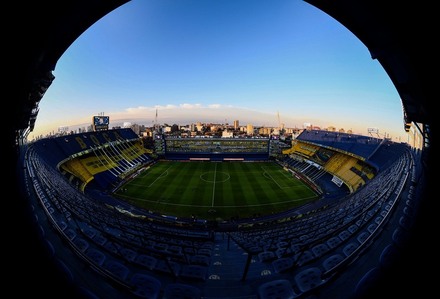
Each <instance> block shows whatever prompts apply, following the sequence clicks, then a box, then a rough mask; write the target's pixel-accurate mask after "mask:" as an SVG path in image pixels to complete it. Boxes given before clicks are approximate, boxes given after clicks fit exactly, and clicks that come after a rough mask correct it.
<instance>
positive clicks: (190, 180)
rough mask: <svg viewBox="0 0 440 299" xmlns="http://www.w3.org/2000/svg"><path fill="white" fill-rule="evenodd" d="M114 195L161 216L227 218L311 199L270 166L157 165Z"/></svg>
mask: <svg viewBox="0 0 440 299" xmlns="http://www.w3.org/2000/svg"><path fill="white" fill-rule="evenodd" d="M115 196H116V197H118V198H121V199H123V200H125V201H127V202H129V203H130V204H132V205H134V206H138V207H141V208H143V209H146V210H150V211H153V212H157V213H160V214H166V215H172V216H177V217H191V215H194V216H195V217H197V218H199V219H207V220H230V219H232V218H235V219H237V218H247V217H254V216H255V215H258V216H263V215H268V214H273V213H278V212H281V211H285V210H287V209H290V208H293V207H296V206H299V205H303V204H305V203H307V202H309V201H310V200H313V199H316V198H317V195H316V194H315V193H314V192H313V191H312V190H311V189H310V188H309V187H308V186H307V185H305V184H304V183H303V182H301V181H299V180H298V179H296V178H295V177H294V176H292V175H291V174H290V173H289V172H288V171H286V170H285V169H283V168H282V167H281V166H279V165H278V164H276V163H273V162H179V161H160V162H157V163H156V164H154V165H153V166H151V167H149V168H148V169H146V170H145V171H143V172H142V173H140V174H139V175H138V176H137V177H135V178H134V179H132V180H130V181H128V182H127V183H126V184H125V185H124V186H122V187H121V188H120V189H119V190H118V191H117V192H116V193H115Z"/></svg>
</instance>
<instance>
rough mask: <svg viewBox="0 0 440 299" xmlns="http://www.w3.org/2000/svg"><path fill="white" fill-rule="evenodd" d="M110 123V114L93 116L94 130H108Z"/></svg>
mask: <svg viewBox="0 0 440 299" xmlns="http://www.w3.org/2000/svg"><path fill="white" fill-rule="evenodd" d="M109 123H110V117H109V116H103V115H95V116H93V118H92V126H93V131H103V130H108V126H109Z"/></svg>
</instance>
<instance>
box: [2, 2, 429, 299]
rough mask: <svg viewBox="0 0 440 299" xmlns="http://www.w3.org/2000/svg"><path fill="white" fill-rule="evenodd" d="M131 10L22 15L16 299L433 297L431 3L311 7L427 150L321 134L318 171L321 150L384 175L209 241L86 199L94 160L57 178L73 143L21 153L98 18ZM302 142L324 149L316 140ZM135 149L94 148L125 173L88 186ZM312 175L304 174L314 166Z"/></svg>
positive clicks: (12, 267) (14, 138)
mask: <svg viewBox="0 0 440 299" xmlns="http://www.w3.org/2000/svg"><path fill="white" fill-rule="evenodd" d="M126 2H127V1H117V0H115V1H108V0H106V1H100V0H96V1H72V2H69V1H68V2H65V3H63V4H62V5H63V7H61V6H58V4H54V3H50V2H45V1H42V2H39V3H29V4H22V3H20V7H16V6H15V5H16V4H12V11H13V13H14V15H15V16H16V19H14V20H15V21H19V20H23V21H24V20H26V22H24V23H23V24H31V25H30V26H31V27H28V26H26V25H24V26H23V27H20V28H21V29H20V28H15V27H14V30H15V29H17V30H18V31H14V33H13V35H14V36H21V37H22V38H21V39H20V40H21V41H23V43H22V42H20V40H18V41H17V40H15V41H16V42H14V43H11V45H12V53H8V55H10V56H11V57H13V58H14V59H13V61H16V62H17V64H18V65H17V66H16V67H15V68H14V72H13V75H12V76H11V77H12V80H13V81H16V82H13V83H16V85H11V86H14V87H15V86H17V83H18V86H17V87H16V88H14V89H13V92H14V93H15V95H16V97H15V98H16V99H17V101H12V102H13V103H12V104H13V105H15V106H14V108H12V109H11V111H12V112H13V115H12V121H11V122H10V123H8V124H7V126H8V127H7V130H6V134H7V136H5V138H6V139H7V141H8V143H7V145H6V146H5V150H6V153H5V157H11V159H8V162H11V163H10V165H8V166H10V170H11V171H10V172H5V173H6V174H7V181H6V185H5V186H6V188H7V189H8V191H9V189H10V190H12V195H9V196H8V199H9V200H7V201H6V203H5V206H4V207H3V208H4V211H7V213H10V214H11V215H12V217H13V218H10V217H4V220H6V223H5V224H4V228H5V230H4V231H5V235H4V236H3V238H5V239H4V240H7V243H5V244H6V246H5V250H6V252H4V256H5V257H7V258H8V259H9V258H10V261H9V263H8V265H6V267H7V268H6V269H4V271H5V272H4V273H7V281H6V282H5V286H4V291H9V292H12V293H13V294H19V293H20V292H21V291H22V290H17V288H16V286H17V280H19V284H20V286H23V287H28V286H32V289H31V291H32V293H33V295H34V296H42V297H44V298H59V297H72V298H127V297H131V296H133V297H134V298H139V297H141V298H179V297H178V296H181V295H184V296H186V297H187V298H240V299H241V298H251V299H252V298H254V299H257V298H276V297H277V296H278V295H279V294H281V295H282V296H284V295H285V296H286V297H287V298H296V297H302V298H375V297H399V296H403V295H405V296H414V297H415V296H417V297H429V296H431V295H432V294H433V293H435V292H436V284H435V279H436V277H435V275H433V276H429V275H414V273H426V272H425V271H424V267H425V266H426V265H433V264H434V263H435V261H436V260H437V258H436V257H437V254H436V253H435V252H434V251H433V247H430V246H419V245H420V244H427V243H426V240H425V236H426V231H432V227H433V223H432V222H433V221H434V222H435V220H433V219H436V218H434V217H432V216H433V214H434V211H435V209H433V208H432V202H433V201H432V197H430V196H429V192H430V191H431V190H436V188H433V186H435V185H433V184H432V182H433V181H432V177H433V176H431V175H430V172H429V171H430V170H431V169H430V168H429V167H431V165H433V164H432V163H431V162H432V161H433V160H431V159H432V156H431V155H430V151H432V148H433V147H434V143H432V140H433V134H434V132H433V130H432V129H433V128H432V126H430V125H431V124H432V123H433V116H432V115H433V114H434V113H435V109H433V107H432V106H430V104H429V103H428V101H427V99H426V96H425V95H426V94H427V91H428V90H430V87H429V85H428V84H427V83H426V82H429V78H428V77H425V76H427V75H425V74H426V73H425V72H420V71H419V65H422V66H425V65H430V62H431V60H433V57H434V56H430V55H429V53H428V52H427V51H426V50H427V49H426V48H425V47H423V45H425V44H426V43H425V42H424V40H423V41H422V40H421V38H420V37H419V36H418V35H412V33H411V32H415V33H414V34H420V32H426V31H425V30H428V29H429V28H430V27H429V26H427V23H425V22H424V20H428V19H429V18H425V16H424V11H425V9H426V7H423V12H422V10H421V9H420V7H421V5H417V4H416V5H414V4H413V3H411V4H405V3H404V2H402V3H399V5H389V6H387V7H388V8H387V7H385V6H383V4H380V3H376V2H375V1H358V2H356V3H353V2H352V1H348V0H347V1H346V0H337V1H331V2H328V1H321V0H310V1H309V2H310V3H312V4H313V5H316V6H317V7H319V8H321V9H322V10H323V11H325V12H327V13H329V14H330V15H334V16H335V18H336V19H338V20H340V21H341V22H342V23H343V24H345V25H346V26H347V27H348V28H352V29H351V30H352V31H353V32H354V33H355V34H357V36H358V37H359V38H360V39H361V40H362V41H364V42H365V43H366V45H367V46H368V48H369V49H370V51H371V53H372V56H373V57H375V58H377V59H379V61H380V62H381V63H382V64H383V65H384V68H385V69H386V70H387V72H388V73H389V74H390V78H391V79H392V81H393V83H394V84H395V85H396V88H397V89H398V91H399V93H400V94H401V97H402V101H403V109H404V118H405V119H404V120H405V127H406V124H407V123H410V122H416V123H418V124H420V126H421V127H423V134H425V135H424V138H425V139H426V142H425V145H426V148H424V149H423V151H420V152H419V151H413V150H411V149H408V148H406V147H403V146H401V145H397V144H390V146H384V144H382V145H380V146H377V147H376V148H374V149H372V148H370V147H369V146H367V147H366V148H365V147H362V146H361V145H360V144H361V143H362V140H363V138H362V137H359V136H356V139H357V142H356V143H353V142H352V141H351V139H350V141H349V140H347V139H340V140H338V144H336V143H335V140H331V141H330V140H327V141H326V140H324V139H325V138H321V137H322V136H320V138H321V141H322V142H324V143H325V142H328V143H326V144H323V146H319V147H318V148H319V149H320V151H321V152H320V156H319V159H320V161H324V160H325V159H326V158H325V157H326V156H327V154H328V152H326V151H324V150H322V149H323V148H325V149H328V148H327V147H331V148H332V150H333V149H339V150H341V151H344V152H346V153H352V154H354V155H355V158H356V159H357V161H363V162H368V163H369V164H368V165H373V166H374V172H373V173H372V172H370V170H369V171H365V168H364V167H358V164H354V165H353V167H354V168H353V169H352V168H351V169H350V171H351V172H353V173H354V174H356V175H358V176H359V177H361V178H362V180H363V182H364V183H363V184H362V186H356V185H354V186H353V183H350V184H351V185H352V187H353V190H352V191H355V192H351V194H350V195H349V196H348V197H347V198H344V200H339V201H334V204H332V205H330V204H327V203H326V204H325V205H323V206H321V207H320V208H319V209H311V210H309V211H308V212H306V211H307V210H306V209H310V207H306V208H305V209H304V210H303V211H304V212H305V213H303V214H301V217H298V218H296V217H293V218H292V219H289V220H288V221H287V219H284V221H283V222H282V223H278V224H276V225H273V224H272V225H269V224H268V223H266V224H264V225H262V226H255V225H253V226H244V225H243V226H242V227H240V229H239V230H236V231H230V232H218V233H215V234H214V235H212V234H204V233H203V232H199V231H193V230H187V229H182V228H173V229H170V227H169V226H163V225H159V224H157V223H155V222H151V223H150V222H144V221H139V219H137V218H133V217H128V216H126V215H124V214H123V215H121V213H120V212H119V211H118V210H116V209H112V208H109V207H108V206H107V205H105V204H103V202H102V201H99V200H94V198H91V197H89V196H87V195H86V194H84V193H82V192H78V190H81V186H80V185H81V182H87V184H89V183H90V182H91V181H89V179H90V176H87V175H84V173H86V172H84V170H78V171H77V172H75V171H74V172H75V173H74V174H73V175H69V174H68V172H69V171H68V170H69V169H71V168H72V167H73V168H74V169H78V168H81V167H80V166H79V163H81V162H84V161H79V160H77V161H75V162H70V163H72V165H68V166H67V165H66V168H65V169H60V168H57V167H53V166H54V165H56V166H58V165H59V162H60V161H64V159H65V158H66V157H67V158H69V157H70V160H72V158H73V157H72V154H75V153H78V151H76V149H73V148H72V146H73V145H72V144H75V143H74V142H70V141H73V140H69V142H66V141H64V142H62V141H61V140H58V141H57V142H59V144H58V145H57V147H54V149H55V148H56V152H57V154H54V155H53V156H50V155H44V154H43V155H42V152H44V151H39V150H38V146H39V145H37V144H35V148H33V145H32V146H28V145H27V144H26V143H25V142H23V140H25V139H26V135H27V134H28V133H29V130H32V128H33V125H34V122H35V119H36V117H37V113H38V102H39V101H40V100H41V98H42V97H43V96H44V92H45V91H46V90H47V88H48V87H49V86H50V83H51V82H52V80H53V79H54V78H53V76H52V75H51V71H52V70H53V69H54V67H55V65H56V62H57V60H58V58H59V57H60V55H61V54H62V53H63V51H64V50H65V49H66V48H67V47H68V46H69V45H70V44H71V43H72V42H73V41H74V40H75V39H76V38H77V37H78V36H79V35H80V34H81V33H82V32H83V31H84V30H86V29H87V28H88V27H89V26H91V25H92V24H93V23H94V22H95V21H96V20H97V19H99V18H100V17H102V16H103V15H105V14H107V13H109V12H110V11H112V10H113V9H115V8H117V7H118V6H120V5H122V4H124V3H126ZM60 5H61V4H60ZM66 6H67V9H66ZM8 9H11V8H8ZM23 10H24V11H23ZM396 12H399V13H396ZM66 16H67V17H66ZM408 19H418V20H419V22H418V23H415V22H410V24H409V25H410V26H412V28H411V30H409V28H408V27H407V26H409V25H405V24H406V23H402V22H400V20H404V21H405V22H406V21H407V20H408ZM378 28H381V29H383V30H379V31H378V30H377V29H378ZM377 32H381V34H380V35H377ZM383 36H384V37H385V38H384V39H382V37H383ZM425 36H426V35H425ZM428 36H429V35H428ZM390 37H391V38H390ZM412 45H416V47H415V49H414V48H413V47H411V46H412ZM23 51H24V52H23ZM392 54H395V55H392ZM312 133H313V132H312ZM319 133H320V132H318V134H317V135H320V134H319ZM315 134H316V133H315ZM315 136H316V135H315ZM77 137H78V136H77ZM98 140H100V141H99V143H100V144H107V143H108V140H106V139H103V140H102V141H101V139H98ZM303 141H304V142H309V143H310V142H312V143H313V144H314V143H318V144H319V142H318V140H317V139H313V140H309V139H307V140H306V139H304V140H303ZM330 142H331V143H330ZM339 142H341V143H343V145H340V144H339ZM129 144H130V143H127V144H125V143H124V145H119V144H118V145H117V146H116V145H115V148H116V149H103V148H99V146H98V148H97V147H96V146H97V145H96V146H93V147H91V148H90V149H89V150H90V151H91V153H96V155H95V156H99V157H100V158H99V161H101V162H102V163H104V161H107V162H108V163H111V165H112V166H114V167H113V168H111V169H112V172H113V173H112V172H110V170H107V171H104V173H106V172H107V173H110V175H109V177H108V178H103V179H102V183H100V184H97V185H96V186H91V185H90V187H97V188H98V187H99V188H107V187H108V186H111V185H112V184H114V183H115V182H116V181H117V179H116V178H117V177H118V176H119V175H121V174H123V173H126V172H127V171H128V170H129V169H130V163H128V164H125V162H126V161H130V162H131V161H133V160H135V159H137V158H138V155H137V154H134V153H133V154H132V155H129V154H128V153H127V152H125V150H123V149H127V150H128V149H130V148H131V147H130V146H129ZM364 145H365V144H364ZM394 145H396V148H394ZM125 146H127V147H125ZM132 146H134V145H132ZM43 148H44V147H43ZM132 149H133V150H134V152H137V151H136V148H132ZM79 152H81V151H79ZM129 152H131V151H129ZM337 152H338V153H340V152H339V151H337ZM137 153H138V152H137ZM289 154H291V153H289ZM305 154H306V156H307V157H311V156H312V155H311V153H305ZM359 157H361V158H365V160H362V159H360V158H359ZM75 159H76V158H75ZM97 159H98V158H97ZM323 159H324V160H323ZM95 161H97V160H95ZM64 162H65V161H64ZM296 162H304V161H296ZM123 163H124V164H123ZM305 163H306V164H309V163H307V162H305ZM309 165H310V164H309ZM302 166H304V170H305V169H306V167H307V166H308V165H305V164H303V165H302ZM313 167H314V166H313ZM297 168H299V166H298V167H297ZM81 169H82V168H81ZM86 169H87V167H86ZM113 169H114V170H113ZM354 169H356V170H354ZM309 170H310V168H309ZM346 171H347V170H346ZM363 171H364V172H363ZM89 172H90V170H89ZM362 173H363V174H364V175H360V174H362ZM12 174H15V175H12ZM90 174H91V175H93V174H92V173H90ZM308 174H309V173H307V175H308ZM372 174H374V177H372V176H371V175H372ZM95 175H96V174H95ZM310 175H315V177H319V174H317V173H313V174H312V173H310ZM68 177H70V178H72V177H76V178H78V180H77V181H72V179H70V180H69V179H66V178H68ZM366 178H368V179H366ZM115 179H116V181H114V180H115ZM118 179H119V178H118ZM342 179H344V177H342ZM99 180H100V179H98V181H99ZM92 181H94V180H92ZM345 181H349V180H348V179H347V178H346V179H345ZM72 182H73V184H72ZM431 188H432V189H431ZM8 194H11V193H8ZM164 232H167V234H164ZM428 241H429V240H428ZM179 248H180V249H179ZM261 252H273V254H265V255H264V256H269V257H270V258H271V259H273V260H271V259H269V260H266V259H264V258H262V259H261V260H259V259H258V257H259V254H260V253H261ZM182 253H183V254H182ZM201 256H205V257H206V258H201ZM261 256H262V257H263V255H261ZM188 257H190V258H189V259H188ZM414 257H417V258H416V259H415V258H414ZM292 263H293V266H290V265H291V264H292ZM434 268H435V267H434ZM42 269H44V271H43V270H42ZM182 269H183V270H182ZM24 271H26V272H25V273H26V277H27V278H29V279H27V280H26V281H24V280H23V274H24ZM422 276H423V277H422ZM30 280H31V281H32V282H29V281H30Z"/></svg>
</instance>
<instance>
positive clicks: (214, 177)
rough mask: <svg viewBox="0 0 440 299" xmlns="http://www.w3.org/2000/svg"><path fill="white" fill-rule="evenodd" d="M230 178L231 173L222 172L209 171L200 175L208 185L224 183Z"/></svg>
mask: <svg viewBox="0 0 440 299" xmlns="http://www.w3.org/2000/svg"><path fill="white" fill-rule="evenodd" d="M230 178H231V176H230V175H229V173H226V172H221V171H209V172H205V173H202V174H201V175H200V179H201V180H202V181H205V182H207V183H223V182H226V181H227V180H229V179H230Z"/></svg>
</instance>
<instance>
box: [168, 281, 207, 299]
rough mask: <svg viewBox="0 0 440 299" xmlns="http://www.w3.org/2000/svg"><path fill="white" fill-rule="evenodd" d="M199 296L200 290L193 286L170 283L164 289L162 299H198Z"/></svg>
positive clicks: (200, 294)
mask: <svg viewBox="0 0 440 299" xmlns="http://www.w3.org/2000/svg"><path fill="white" fill-rule="evenodd" d="M201 296H202V292H201V290H200V289H199V288H197V287H195V286H193V285H190V284H184V283H170V284H168V285H167V286H166V287H165V290H164V294H163V298H162V299H200V298H202V297H201Z"/></svg>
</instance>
